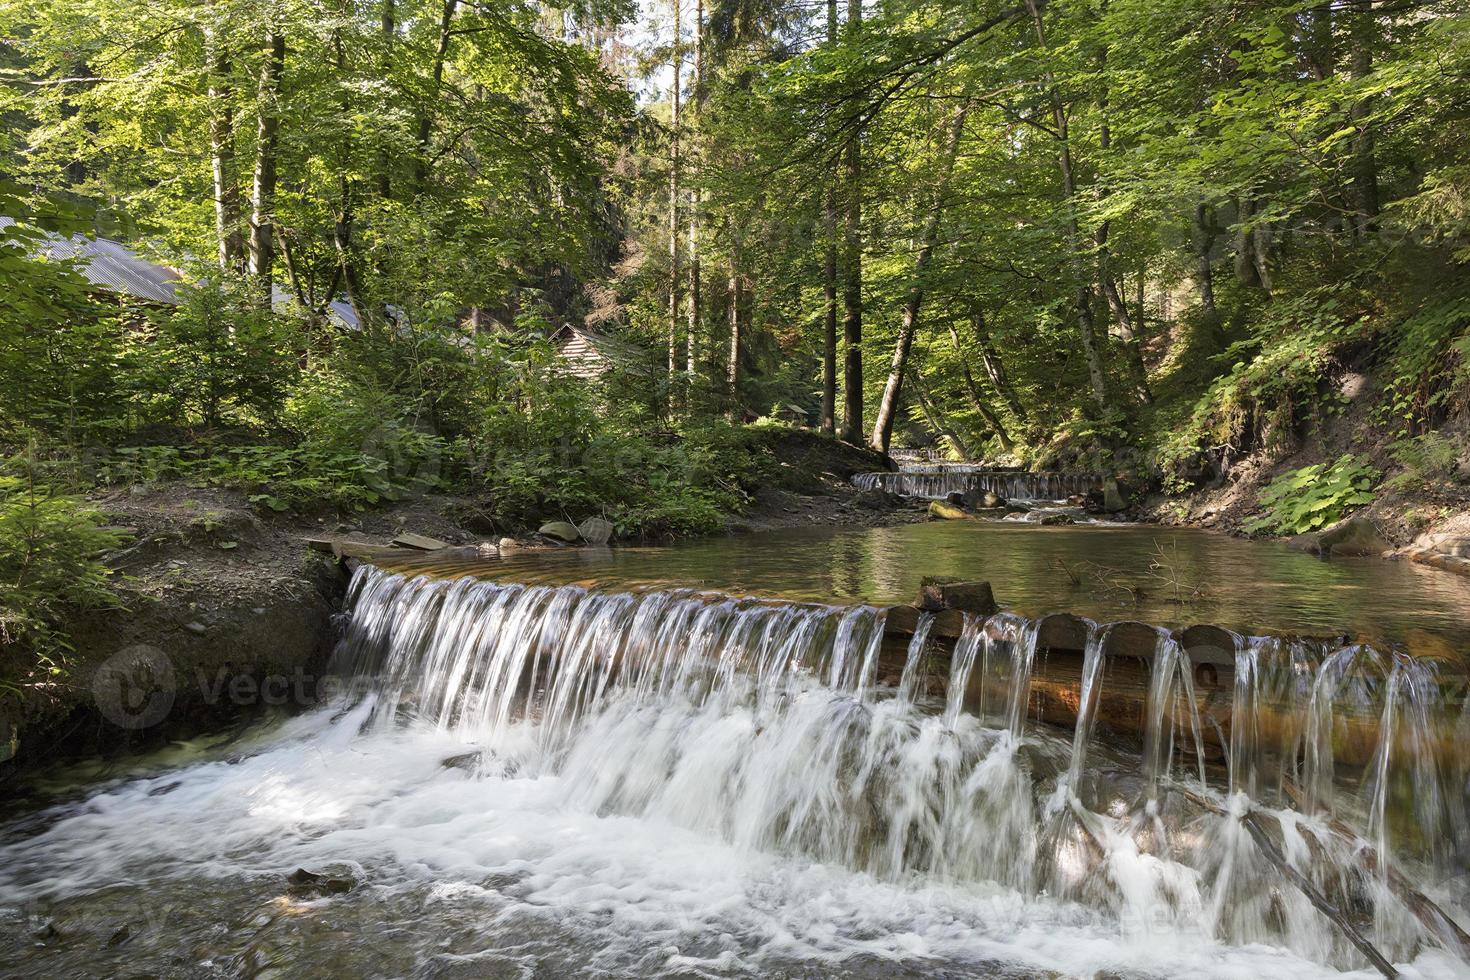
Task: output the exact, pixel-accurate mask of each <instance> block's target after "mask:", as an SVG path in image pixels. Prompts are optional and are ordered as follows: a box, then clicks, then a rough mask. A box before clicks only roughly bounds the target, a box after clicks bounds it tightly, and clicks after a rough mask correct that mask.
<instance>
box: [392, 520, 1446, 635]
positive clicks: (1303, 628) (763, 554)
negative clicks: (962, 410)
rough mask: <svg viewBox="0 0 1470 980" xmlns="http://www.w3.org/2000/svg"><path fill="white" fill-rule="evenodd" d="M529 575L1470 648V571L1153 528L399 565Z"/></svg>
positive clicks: (874, 533)
mask: <svg viewBox="0 0 1470 980" xmlns="http://www.w3.org/2000/svg"><path fill="white" fill-rule="evenodd" d="M394 567H406V568H415V569H424V570H434V569H436V568H438V569H442V570H444V571H449V572H453V573H454V574H462V573H465V572H469V573H472V574H477V575H481V576H484V577H487V578H495V579H504V580H511V581H523V582H528V583H564V582H584V583H587V584H591V585H598V586H609V587H615V586H622V587H628V586H669V585H680V586H693V587H702V588H709V589H715V590H723V591H733V592H743V593H744V592H748V593H757V594H770V595H779V596H785V597H789V598H801V599H816V600H828V601H830V600H832V599H840V600H850V601H864V602H875V603H893V602H907V601H909V600H910V599H912V598H913V597H914V595H915V594H916V593H917V591H918V588H919V583H920V580H921V579H922V578H923V577H924V576H926V575H946V576H954V577H958V578H963V579H987V580H989V581H990V582H991V584H992V586H993V587H994V590H995V595H996V599H997V600H998V601H999V602H1000V604H1001V605H1002V606H1003V607H1006V608H1008V609H1012V610H1014V611H1016V612H1020V613H1023V614H1026V615H1040V614H1044V613H1048V612H1060V611H1065V612H1072V613H1076V614H1078V615H1083V616H1088V617H1091V618H1094V619H1098V620H1116V619H1141V620H1144V621H1147V622H1151V623H1156V624H1159V625H1165V626H1182V625H1189V624H1192V623H1200V622H1208V623H1214V624H1217V625H1220V626H1224V627H1226V628H1229V629H1235V630H1239V631H1242V632H1303V633H1333V632H1338V631H1344V632H1349V633H1352V634H1354V635H1356V636H1359V637H1361V638H1364V639H1372V640H1377V641H1380V642H1391V643H1401V644H1408V645H1411V646H1413V647H1414V648H1415V649H1419V650H1424V651H1426V652H1438V653H1450V652H1453V653H1462V652H1464V651H1470V579H1467V578H1462V577H1460V576H1456V575H1452V574H1449V573H1446V572H1442V571H1438V570H1435V569H1429V568H1424V567H1422V566H1418V565H1415V564H1413V563H1410V562H1406V561H1385V560H1383V559H1380V558H1347V559H1332V560H1330V561H1325V560H1322V559H1318V558H1314V557H1312V556H1310V555H1306V554H1302V553H1300V552H1296V551H1293V550H1291V549H1290V548H1288V547H1286V545H1284V544H1281V543H1279V542H1269V541H1268V542H1262V541H1247V540H1242V539H1239V538H1232V537H1228V536H1226V535H1222V534H1216V533H1212V532H1209V531H1201V530H1194V529H1176V528H1163V527H1155V526H1147V525H1072V526H1060V527H1040V526H1037V525H1034V524H1019V523H1008V522H969V521H967V522H947V521H946V522H933V523H927V524H909V525H904V526H900V527H885V528H850V529H831V528H809V529H797V530H782V531H770V532H762V533H759V534H750V535H743V536H737V537H728V538H715V539H706V540H701V541H694V542H690V543H687V544H682V545H677V546H674V547H669V548H601V549H594V548H575V549H567V550H566V551H560V552H551V553H546V552H532V553H520V554H516V555H513V556H507V557H505V558H500V559H490V560H485V561H468V562H466V561H463V560H452V561H450V562H447V563H446V562H445V561H444V560H443V559H439V558H429V557H425V558H419V559H414V560H411V561H409V562H404V563H399V564H395V565H394Z"/></svg>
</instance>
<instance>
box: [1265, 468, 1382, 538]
mask: <svg viewBox="0 0 1470 980" xmlns="http://www.w3.org/2000/svg"><path fill="white" fill-rule="evenodd" d="M1378 475H1379V474H1378V471H1377V470H1375V469H1373V468H1372V467H1370V466H1368V465H1367V464H1365V463H1361V462H1359V461H1358V460H1357V459H1356V458H1354V457H1353V456H1351V455H1347V456H1343V457H1341V458H1340V459H1338V460H1337V462H1335V463H1333V464H1332V465H1331V466H1328V465H1326V464H1324V463H1318V464H1316V465H1315V466H1304V467H1302V468H1301V469H1299V470H1292V471H1291V472H1290V473H1286V474H1284V475H1282V476H1279V477H1277V478H1276V479H1275V480H1272V481H1271V483H1270V485H1269V486H1267V487H1266V489H1264V490H1262V491H1261V496H1260V503H1261V505H1262V506H1263V507H1265V508H1266V513H1265V514H1263V515H1262V516H1260V517H1257V518H1256V519H1254V520H1252V521H1248V522H1247V523H1246V524H1245V525H1244V527H1245V530H1246V531H1248V532H1250V533H1252V534H1254V533H1255V532H1257V531H1268V532H1270V533H1272V534H1302V533H1304V532H1306V531H1315V530H1317V529H1318V528H1321V527H1325V526H1327V525H1328V524H1331V523H1333V522H1334V521H1336V520H1338V519H1340V518H1341V517H1343V516H1344V515H1345V514H1346V513H1347V512H1348V511H1349V510H1352V509H1353V508H1355V507H1361V506H1362V505H1363V504H1367V503H1371V502H1372V500H1373V493H1372V489H1373V485H1374V484H1375V483H1376V482H1377V481H1378Z"/></svg>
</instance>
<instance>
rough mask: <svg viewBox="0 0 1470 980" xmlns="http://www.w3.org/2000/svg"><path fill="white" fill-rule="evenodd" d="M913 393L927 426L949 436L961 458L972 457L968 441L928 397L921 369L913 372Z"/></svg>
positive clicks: (927, 387)
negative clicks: (916, 397) (927, 423)
mask: <svg viewBox="0 0 1470 980" xmlns="http://www.w3.org/2000/svg"><path fill="white" fill-rule="evenodd" d="M914 394H915V395H917V396H918V399H919V407H920V408H922V409H923V410H924V418H926V419H928V420H929V428H931V429H933V430H934V431H935V432H937V433H939V434H940V435H942V436H947V437H949V441H950V442H952V443H954V447H955V449H958V450H959V453H960V457H961V458H962V459H967V460H968V459H973V458H974V454H973V453H971V452H970V446H969V443H967V442H965V437H964V436H962V435H960V434H959V432H958V431H957V430H956V429H955V427H954V426H952V425H950V424H949V419H947V418H946V417H945V415H944V410H943V409H941V408H940V407H939V406H938V405H936V404H935V403H934V400H933V399H932V398H930V397H929V386H928V385H927V384H926V383H925V381H924V372H923V371H922V370H920V371H915V372H914Z"/></svg>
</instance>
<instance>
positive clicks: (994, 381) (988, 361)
mask: <svg viewBox="0 0 1470 980" xmlns="http://www.w3.org/2000/svg"><path fill="white" fill-rule="evenodd" d="M970 329H971V331H972V332H973V333H974V334H975V346H976V347H977V348H979V350H980V363H981V364H983V365H985V376H986V377H987V378H989V379H990V386H991V387H992V388H994V389H995V393H996V394H997V395H1000V399H1001V401H1003V402H1005V406H1006V408H1008V409H1010V412H1011V415H1013V416H1015V418H1016V421H1018V422H1020V423H1021V424H1022V425H1025V424H1026V423H1027V422H1029V421H1030V415H1029V414H1028V413H1027V411H1026V408H1025V406H1024V405H1022V404H1021V399H1020V398H1018V397H1017V396H1016V389H1015V386H1014V385H1012V384H1011V379H1010V377H1009V375H1007V374H1006V370H1005V364H1004V363H1003V362H1002V361H1001V359H1000V352H999V351H997V350H996V349H995V345H994V344H992V343H991V342H990V330H989V328H988V327H987V326H986V324H985V314H984V313H982V312H981V311H980V310H978V309H977V310H975V311H973V312H972V313H971V314H970Z"/></svg>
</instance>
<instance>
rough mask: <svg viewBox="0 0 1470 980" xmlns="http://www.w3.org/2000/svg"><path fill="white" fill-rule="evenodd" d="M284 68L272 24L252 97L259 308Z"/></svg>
mask: <svg viewBox="0 0 1470 980" xmlns="http://www.w3.org/2000/svg"><path fill="white" fill-rule="evenodd" d="M285 69H286V35H285V34H283V33H281V30H280V28H279V27H278V26H276V25H274V24H273V25H272V26H271V28H270V34H269V35H268V37H267V45H266V53H265V61H264V62H263V63H262V65H261V69H260V87H259V91H258V92H257V94H256V100H257V110H256V111H257V114H258V115H257V125H256V148H255V180H254V186H253V189H252V192H251V199H250V200H251V206H250V269H249V272H250V275H251V276H252V277H253V278H254V279H255V281H256V289H257V291H258V295H259V298H260V302H261V305H262V306H264V307H265V308H266V309H269V308H270V303H271V270H272V268H273V267H274V266H275V232H274V230H273V228H272V225H273V223H274V222H275V213H276V164H277V160H276V143H277V139H278V137H279V134H280V128H281V116H280V97H281V75H282V74H283V73H284V72H285Z"/></svg>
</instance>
